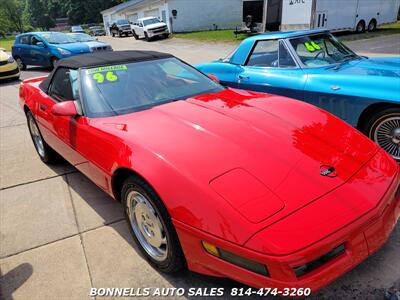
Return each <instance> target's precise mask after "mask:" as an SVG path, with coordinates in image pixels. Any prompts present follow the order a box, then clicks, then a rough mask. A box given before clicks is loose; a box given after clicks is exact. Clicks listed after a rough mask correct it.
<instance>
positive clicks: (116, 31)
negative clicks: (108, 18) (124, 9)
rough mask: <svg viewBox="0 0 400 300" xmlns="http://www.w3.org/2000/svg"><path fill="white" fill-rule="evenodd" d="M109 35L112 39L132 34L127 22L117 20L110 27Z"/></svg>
mask: <svg viewBox="0 0 400 300" xmlns="http://www.w3.org/2000/svg"><path fill="white" fill-rule="evenodd" d="M110 33H111V35H112V36H113V37H115V36H116V35H118V37H122V36H123V35H125V36H128V35H130V34H132V28H131V24H130V23H129V21H128V20H117V21H116V22H114V23H113V24H112V25H111V27H110Z"/></svg>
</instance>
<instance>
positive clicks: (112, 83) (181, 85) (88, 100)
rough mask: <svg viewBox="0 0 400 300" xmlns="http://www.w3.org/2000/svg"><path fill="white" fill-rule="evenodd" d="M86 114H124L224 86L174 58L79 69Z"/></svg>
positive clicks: (209, 91)
mask: <svg viewBox="0 0 400 300" xmlns="http://www.w3.org/2000/svg"><path fill="white" fill-rule="evenodd" d="M80 72H81V85H82V92H83V102H84V109H85V113H86V115H87V116H88V117H91V118H95V117H107V116H115V115H121V114H127V113H131V112H135V111H139V110H144V109H148V108H151V107H153V106H156V105H161V104H164V103H168V102H172V101H176V100H185V99H187V98H189V97H192V96H196V95H200V94H205V93H216V92H219V91H221V90H223V89H224V88H223V87H222V86H221V85H219V84H218V83H216V82H215V81H213V80H211V79H210V78H208V77H207V76H205V75H203V74H202V73H200V72H199V71H197V70H196V69H194V68H192V67H190V66H188V65H186V64H185V63H183V62H181V61H180V60H178V59H176V58H165V59H158V60H152V61H143V62H135V63H128V64H121V65H111V66H104V67H98V68H91V69H81V71H80Z"/></svg>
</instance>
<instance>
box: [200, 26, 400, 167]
mask: <svg viewBox="0 0 400 300" xmlns="http://www.w3.org/2000/svg"><path fill="white" fill-rule="evenodd" d="M196 67H197V68H198V69H199V70H201V71H202V72H204V73H206V74H213V75H215V76H216V77H217V78H218V79H219V80H220V81H221V83H222V84H225V85H227V86H230V87H234V88H240V89H247V90H254V91H260V92H266V93H272V94H278V95H284V96H288V97H291V98H296V99H299V100H303V101H306V102H309V103H311V104H314V105H316V106H319V107H321V108H323V109H325V110H327V111H329V112H331V113H333V114H335V115H336V116H338V117H340V118H342V119H343V120H345V121H346V122H348V123H350V124H351V125H352V126H354V127H356V128H358V129H359V130H360V131H362V132H363V133H365V134H366V135H367V136H368V137H370V138H371V139H373V140H374V141H375V142H376V143H378V144H379V145H380V146H381V147H382V148H384V149H385V150H386V151H387V152H389V153H390V154H391V155H392V156H393V157H394V158H395V159H397V160H400V58H368V57H363V56H358V55H357V54H355V53H354V52H353V51H351V50H350V49H349V48H348V47H346V46H345V45H344V44H342V43H341V42H339V41H338V40H337V39H336V38H335V37H334V36H333V35H332V34H330V33H329V32H328V31H325V30H307V31H291V32H274V33H266V34H261V35H257V36H253V37H249V38H247V39H246V40H244V41H243V42H242V43H241V44H240V45H239V47H238V48H237V49H236V50H235V51H234V52H233V53H232V54H230V55H229V56H228V57H227V58H225V59H221V60H219V61H215V62H211V63H208V64H202V65H197V66H196Z"/></svg>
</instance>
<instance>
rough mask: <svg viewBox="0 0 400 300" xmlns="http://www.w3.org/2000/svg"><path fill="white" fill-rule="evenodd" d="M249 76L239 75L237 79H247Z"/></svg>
mask: <svg viewBox="0 0 400 300" xmlns="http://www.w3.org/2000/svg"><path fill="white" fill-rule="evenodd" d="M249 78H250V76H248V75H239V79H249Z"/></svg>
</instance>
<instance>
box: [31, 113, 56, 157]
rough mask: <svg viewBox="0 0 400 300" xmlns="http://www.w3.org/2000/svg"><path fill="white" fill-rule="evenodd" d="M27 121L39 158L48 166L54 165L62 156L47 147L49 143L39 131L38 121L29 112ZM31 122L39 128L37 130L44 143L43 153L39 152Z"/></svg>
mask: <svg viewBox="0 0 400 300" xmlns="http://www.w3.org/2000/svg"><path fill="white" fill-rule="evenodd" d="M26 120H27V122H28V129H29V133H30V135H31V138H32V142H33V145H34V146H35V149H36V152H37V154H38V155H39V158H40V159H41V160H42V161H43V162H44V163H46V164H53V163H56V162H58V161H59V158H60V156H59V155H58V153H57V152H55V151H54V150H53V149H52V148H51V147H50V146H49V145H47V143H46V142H45V140H44V139H43V136H42V133H41V132H40V130H39V127H38V125H37V123H36V120H35V118H34V117H33V115H32V113H31V112H30V111H28V112H27V113H26ZM31 121H32V122H33V123H34V124H35V125H36V127H37V130H38V132H39V136H40V138H41V140H42V143H43V151H39V149H38V146H37V144H36V142H35V139H34V134H33V130H32V128H31V125H30V122H31Z"/></svg>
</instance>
